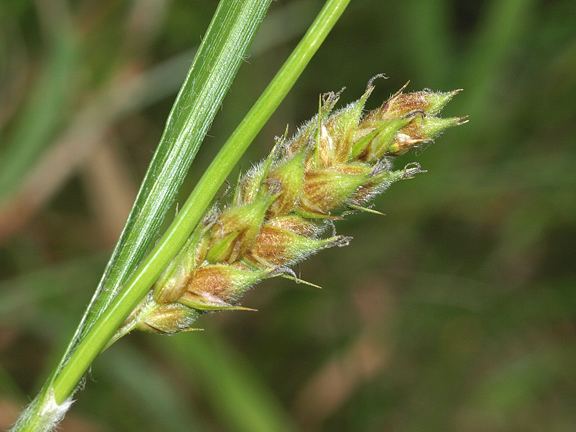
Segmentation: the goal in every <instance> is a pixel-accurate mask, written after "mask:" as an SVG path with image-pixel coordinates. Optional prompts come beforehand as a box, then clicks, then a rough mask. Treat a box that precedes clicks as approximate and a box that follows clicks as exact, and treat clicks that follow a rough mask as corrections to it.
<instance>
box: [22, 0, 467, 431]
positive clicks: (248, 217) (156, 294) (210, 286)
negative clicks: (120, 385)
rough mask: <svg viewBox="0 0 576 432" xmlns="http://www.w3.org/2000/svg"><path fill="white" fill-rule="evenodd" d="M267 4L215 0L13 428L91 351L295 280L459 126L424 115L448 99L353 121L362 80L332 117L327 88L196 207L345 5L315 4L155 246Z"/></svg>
mask: <svg viewBox="0 0 576 432" xmlns="http://www.w3.org/2000/svg"><path fill="white" fill-rule="evenodd" d="M269 3H270V1H269V0H250V1H247V2H235V1H231V0H230V1H229V0H223V1H222V2H221V3H220V5H219V8H218V10H217V12H216V14H215V17H214V19H213V22H212V24H211V26H210V28H209V30H208V32H207V35H206V37H205V39H204V41H203V43H202V45H201V47H200V49H199V53H198V55H197V57H196V59H195V61H194V63H193V65H192V68H191V71H190V73H189V74H188V77H187V78H186V81H185V83H184V85H183V87H182V90H181V92H180V94H179V96H178V98H177V99H176V102H175V104H174V107H173V109H172V112H171V114H170V117H169V120H168V122H167V127H166V130H165V132H164V134H163V137H162V139H161V142H160V145H159V147H158V150H157V151H156V153H155V156H154V158H153V161H152V163H151V167H150V168H149V170H148V173H147V175H146V178H145V179H144V182H143V185H142V187H141V190H140V193H139V195H138V198H137V200H136V203H135V205H134V208H133V210H132V212H131V215H130V217H129V219H128V222H127V226H126V228H125V230H124V232H123V234H122V236H121V239H120V241H119V243H118V246H117V248H116V249H115V251H114V254H113V256H112V258H111V260H110V262H109V265H108V266H107V269H106V271H105V275H104V278H103V279H102V282H101V284H100V286H99V288H98V289H97V291H96V294H95V296H94V298H93V300H92V301H91V303H90V305H89V307H88V309H87V311H86V313H85V315H84V318H83V319H82V321H81V323H80V325H79V327H78V330H77V331H76V332H75V334H74V336H73V338H72V340H71V342H70V344H69V346H68V348H67V350H66V351H65V354H64V356H63V358H62V360H61V362H60V363H59V365H58V366H57V367H56V368H55V369H54V371H53V372H52V374H51V375H50V377H49V378H48V380H47V381H46V383H45V385H44V387H43V388H42V390H41V391H40V393H39V395H38V396H37V398H36V399H35V400H34V401H33V402H32V403H31V405H30V406H29V407H28V409H27V410H26V411H25V412H24V413H23V414H22V416H21V418H20V419H19V421H18V422H17V423H16V425H15V426H14V428H13V431H14V432H17V431H49V430H52V429H53V428H54V427H55V426H56V425H57V424H58V422H59V421H60V420H61V419H62V417H63V416H64V415H65V413H66V411H67V410H68V408H69V407H70V405H71V403H72V399H71V397H72V395H73V394H74V392H75V391H76V390H77V388H78V386H79V383H80V382H81V380H82V377H83V375H84V374H85V372H86V371H87V370H88V368H89V367H90V365H91V364H92V362H93V361H94V359H95V358H96V356H97V355H98V354H100V353H101V352H102V351H103V350H104V349H105V348H106V347H108V346H110V345H111V344H112V343H114V342H115V341H116V340H118V339H119V338H120V337H122V336H124V335H125V334H127V333H129V332H130V331H132V330H135V329H139V330H145V331H151V332H156V333H163V334H172V333H177V332H181V331H190V330H193V329H194V322H195V321H196V320H197V318H198V317H199V316H200V315H202V314H204V313H207V312H211V311H218V310H243V309H247V308H246V307H243V306H241V305H240V299H241V296H242V295H243V294H244V293H245V292H246V291H247V290H248V289H249V288H250V287H252V286H253V285H254V284H256V283H257V282H260V281H261V280H263V279H266V278H270V277H284V278H288V279H295V280H296V281H300V280H299V278H298V277H296V275H295V274H294V273H293V271H292V270H291V266H293V265H294V264H296V263H297V262H300V261H301V260H303V259H305V258H307V257H308V256H310V255H312V254H314V253H316V252H318V251H320V250H322V249H325V248H329V247H333V246H344V245H347V244H348V242H349V240H350V238H349V237H346V236H341V235H337V234H336V233H335V232H333V231H335V230H334V223H335V222H337V221H338V220H340V219H342V218H344V217H346V216H347V215H349V214H350V213H353V212H357V211H368V212H376V213H377V211H375V210H373V209H371V208H370V203H371V200H372V199H373V198H374V197H375V196H376V195H378V194H379V193H380V192H382V191H384V190H385V189H386V188H387V187H388V186H390V185H391V184H392V183H394V182H396V181H399V180H403V179H408V178H412V177H413V176H414V175H416V174H418V173H420V172H422V170H421V169H420V167H419V166H418V165H417V164H409V165H407V166H405V167H404V168H400V169H396V170H395V169H393V168H392V159H393V158H394V157H395V156H398V155H401V154H403V153H405V152H407V151H409V150H410V149H412V148H414V147H415V146H417V145H419V144H421V143H425V142H429V141H431V140H433V139H434V138H435V137H436V136H438V135H439V134H440V133H441V132H442V131H443V130H445V129H447V128H449V127H452V126H455V125H459V124H461V123H463V122H464V121H465V119H463V118H460V117H455V118H442V117H439V116H438V114H439V113H440V111H441V109H442V108H443V107H444V106H445V104H446V103H447V102H448V101H449V100H450V99H451V98H452V97H453V96H454V95H455V94H456V93H457V92H432V91H422V92H413V93H406V92H405V91H404V89H402V90H400V91H399V92H397V93H395V94H394V95H393V96H391V97H390V98H389V99H388V100H387V101H386V102H385V103H383V104H382V105H381V106H380V107H379V108H376V109H374V110H372V111H369V112H367V113H365V104H366V101H367V99H368V97H369V96H370V94H371V92H372V90H373V82H372V80H371V81H370V83H369V85H368V87H367V90H366V92H365V93H364V94H363V95H362V97H361V98H360V99H359V100H357V101H356V102H353V103H352V104H350V105H348V106H346V107H345V108H342V109H340V110H336V111H335V105H336V103H337V101H338V98H339V94H335V93H330V94H327V95H325V96H323V97H322V98H321V101H320V104H319V110H318V113H317V115H316V116H315V117H314V118H313V119H312V120H310V121H309V122H307V123H305V124H304V126H302V127H301V128H300V129H299V130H298V131H297V133H296V134H295V135H294V136H293V137H292V138H288V137H286V136H284V137H283V138H281V139H279V140H278V141H277V143H276V145H275V146H274V148H273V150H272V152H271V153H270V155H269V156H268V157H267V158H266V159H265V160H264V161H262V162H261V163H259V164H257V165H255V166H254V168H253V169H252V170H250V171H249V172H248V173H246V174H245V175H243V176H241V177H240V178H239V180H238V182H237V185H236V187H235V190H234V192H233V194H232V196H231V197H230V199H229V203H228V204H227V205H225V206H221V207H219V206H213V207H212V208H211V209H209V207H210V205H211V203H212V201H213V199H214V197H215V195H216V194H217V192H218V191H219V189H220V187H221V185H222V184H223V182H224V181H225V180H226V178H227V177H228V175H229V174H230V172H231V171H232V169H233V168H234V166H235V165H236V164H237V162H238V161H239V160H240V158H241V157H242V155H243V153H244V152H245V151H246V149H247V148H248V146H249V145H250V143H251V142H252V141H253V139H254V138H255V136H256V135H257V133H258V132H259V131H260V130H261V128H262V127H263V125H264V124H265V122H266V121H267V120H268V118H269V117H270V116H271V114H272V113H273V112H274V110H275V109H276V107H277V106H278V105H279V104H280V102H281V101H282V99H283V98H284V97H285V96H286V94H287V93H288V92H289V90H290V89H291V88H292V86H293V85H294V83H295V82H296V80H297V78H298V77H299V76H300V74H301V73H302V72H303V70H304V68H305V67H306V65H307V64H308V62H309V61H310V59H311V58H312V56H313V55H314V53H315V52H316V51H317V50H318V48H319V47H320V45H321V44H322V42H323V41H324V39H325V38H326V36H327V35H328V33H329V32H330V30H331V29H332V27H333V26H334V24H335V23H336V22H337V20H338V18H339V17H340V16H341V14H342V13H343V11H344V10H345V8H346V6H347V5H348V3H349V0H328V1H327V2H326V4H325V5H324V7H323V9H322V10H321V11H320V13H319V15H318V16H317V18H316V19H315V21H314V22H313V24H312V25H311V27H310V28H309V29H308V31H307V33H306V35H305V36H304V37H303V39H302V40H301V42H300V43H299V44H298V46H297V47H296V49H295V50H294V51H293V52H292V54H291V55H290V57H289V58H288V60H287V61H286V62H285V64H284V65H283V66H282V68H281V69H280V71H279V72H278V74H277V75H276V77H275V78H274V79H273V80H272V82H271V83H270V84H269V86H268V87H267V88H266V90H265V91H264V92H263V93H262V95H261V96H260V98H259V99H258V101H257V102H256V103H255V105H254V106H253V107H252V109H251V110H250V111H249V113H248V114H247V115H246V117H245V118H244V120H243V121H242V122H241V123H240V125H239V126H238V128H237V129H236V130H235V131H234V133H233V134H232V136H231V137H230V138H229V140H228V141H227V142H226V143H225V144H224V146H223V147H222V149H221V151H220V152H219V153H218V154H217V156H216V157H215V159H214V160H213V162H212V163H211V164H210V166H209V167H208V168H207V170H206V171H205V173H204V174H203V176H202V177H201V179H200V180H199V182H198V183H197V185H196V187H195V189H194V190H193V191H192V193H191V195H190V196H189V198H188V200H187V201H186V203H185V204H184V206H183V207H182V208H181V209H180V211H179V213H178V215H177V216H176V217H175V218H174V220H173V221H172V223H171V225H170V226H169V227H168V229H167V230H166V231H165V232H164V234H162V235H161V236H159V238H158V235H157V234H159V233H158V230H159V227H160V225H161V221H162V220H163V219H164V218H165V216H166V215H167V213H168V211H169V209H170V206H171V203H172V202H173V199H174V197H175V195H176V193H177V191H178V188H179V186H180V184H181V182H182V180H183V178H184V174H185V172H186V171H187V169H188V167H189V165H190V163H191V162H192V160H193V158H194V156H195V154H196V152H197V150H198V147H199V145H200V143H201V141H202V138H203V137H204V136H205V134H206V132H207V130H208V126H209V124H210V122H211V120H212V118H213V117H214V115H215V113H216V111H217V108H218V106H219V105H220V103H221V101H222V99H223V97H224V94H225V93H226V90H227V89H228V87H229V85H230V83H231V80H232V78H233V76H234V74H235V72H236V70H237V68H238V66H239V64H240V62H241V60H242V58H243V55H244V54H245V52H246V50H247V47H248V46H249V43H250V41H251V39H252V35H253V34H254V33H255V31H256V28H257V27H258V23H259V22H260V20H261V19H262V17H263V16H264V14H265V12H266V10H267V8H268V6H269ZM154 240H157V241H156V242H155V245H154V247H152V244H153V243H154Z"/></svg>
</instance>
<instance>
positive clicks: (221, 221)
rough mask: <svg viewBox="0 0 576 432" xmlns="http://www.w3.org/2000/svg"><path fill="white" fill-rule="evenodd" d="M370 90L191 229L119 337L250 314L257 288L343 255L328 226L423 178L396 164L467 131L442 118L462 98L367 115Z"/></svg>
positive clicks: (429, 97) (304, 133)
mask: <svg viewBox="0 0 576 432" xmlns="http://www.w3.org/2000/svg"><path fill="white" fill-rule="evenodd" d="M373 89H374V87H373V83H372V80H371V81H370V82H369V84H368V87H367V89H366V91H365V93H364V94H363V95H362V97H361V98H360V99H358V100H357V101H355V102H353V103H351V104H349V105H347V106H346V107H344V108H341V109H339V110H336V111H335V110H334V107H335V105H336V103H337V101H338V99H339V95H340V94H339V93H328V94H326V95H324V96H323V97H322V98H321V99H320V107H319V112H318V114H317V115H316V116H314V118H312V119H311V120H310V121H308V122H307V123H305V124H304V125H303V126H302V127H301V128H300V129H299V130H298V131H297V132H296V134H295V135H294V136H293V137H291V138H289V139H288V138H287V137H282V138H279V139H277V142H276V145H275V146H274V148H273V149H272V151H271V153H270V155H269V156H268V157H267V158H266V159H265V160H263V161H261V162H260V163H258V164H257V165H255V166H254V167H253V168H252V169H251V170H249V171H248V172H247V173H246V174H244V175H242V176H241V177H240V178H239V179H238V182H237V185H236V187H235V190H234V192H233V194H232V196H231V197H230V200H229V203H228V204H227V205H224V206H221V207H218V206H215V207H214V208H213V209H212V210H211V211H210V212H209V213H208V214H207V215H206V217H205V218H204V221H203V222H202V223H201V224H200V225H199V226H198V227H197V228H196V230H195V231H194V233H193V234H192V235H191V237H190V238H189V240H188V242H187V243H186V245H185V247H184V248H183V249H182V251H181V252H180V253H179V255H178V256H177V257H176V258H175V259H174V260H173V261H172V263H171V264H170V265H169V266H168V268H167V269H166V271H165V272H164V274H163V275H162V277H161V278H160V279H159V280H158V281H157V283H156V284H155V287H154V289H153V290H152V291H151V292H150V293H149V295H148V296H147V297H146V298H145V299H144V300H143V301H142V302H141V304H140V306H139V307H138V308H137V309H136V310H135V311H134V312H133V313H132V315H131V316H130V317H129V318H128V320H127V321H126V323H125V325H124V326H123V328H122V329H120V331H119V332H118V334H117V337H120V336H122V335H124V334H126V333H127V332H129V331H131V330H133V329H139V330H144V331H149V332H156V333H167V334H170V333H176V332H181V331H190V330H193V329H194V328H193V327H192V325H193V323H194V321H196V319H197V318H198V317H199V316H200V315H201V314H203V313H206V312H210V311H220V310H247V309H248V308H246V307H243V306H241V305H240V304H239V300H240V299H241V297H242V295H243V294H244V293H245V292H246V291H247V290H248V289H250V288H251V287H252V286H253V285H255V284H256V283H258V282H260V281H262V280H263V279H267V278H271V277H276V276H282V277H286V278H288V279H296V280H297V281H298V278H296V276H295V274H294V273H293V271H292V270H291V266H293V265H294V264H296V263H298V262H300V261H302V260H304V259H306V258H307V257H309V256H310V255H312V254H314V253H316V252H318V251H320V250H322V249H326V248H330V247H334V246H345V245H347V244H348V243H349V242H350V237H346V236H342V235H337V234H336V233H335V232H334V222H335V221H338V220H340V219H343V218H344V217H346V216H348V215H350V214H352V213H354V212H357V211H368V212H376V211H375V210H372V209H371V208H370V207H369V205H370V202H371V201H372V200H373V198H374V197H375V196H376V195H378V194H379V193H381V192H383V191H384V190H386V189H387V188H388V187H389V186H390V185H392V184H393V183H395V182H397V181H399V180H405V179H410V178H412V177H414V176H415V175H417V174H419V173H421V172H423V170H422V169H421V168H420V166H419V165H418V164H416V163H411V164H408V165H406V166H404V167H403V168H400V169H393V168H392V160H393V159H394V157H395V156H398V155H401V154H403V153H405V152H407V151H409V150H411V149H413V148H415V147H416V146H418V145H421V144H423V143H428V142H430V141H432V140H433V139H434V138H436V137H437V136H438V135H439V134H440V133H442V132H443V131H444V130H445V129H447V128H450V127H452V126H456V125H460V124H462V123H464V122H466V118H463V117H451V118H442V117H439V113H440V111H441V110H442V108H443V107H444V106H445V105H446V104H447V103H448V102H449V101H450V99H452V97H453V96H454V95H456V94H457V93H458V92H459V91H458V90H455V91H450V92H433V91H429V90H425V91H418V92H412V93H405V92H404V88H402V89H401V90H400V91H398V92H397V93H395V94H393V95H392V96H391V97H390V98H389V99H388V100H387V101H386V102H384V103H383V104H382V105H381V106H380V107H378V108H376V109H374V110H371V111H368V112H366V113H365V112H364V106H365V104H366V101H367V99H368V97H369V96H370V94H371V93H372V91H373Z"/></svg>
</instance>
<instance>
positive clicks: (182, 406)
mask: <svg viewBox="0 0 576 432" xmlns="http://www.w3.org/2000/svg"><path fill="white" fill-rule="evenodd" d="M99 369H100V370H101V373H102V374H106V375H107V376H109V377H110V379H111V381H112V382H114V386H115V387H119V388H122V390H123V391H125V392H126V393H130V394H131V396H130V398H131V399H133V400H134V405H135V406H138V407H139V409H138V410H139V411H140V412H141V413H142V417H144V418H146V419H147V421H148V422H149V423H148V424H149V428H148V429H147V430H166V431H188V430H193V431H196V432H200V431H203V430H206V429H205V427H202V426H201V425H200V423H199V420H198V419H196V418H194V417H193V415H192V412H193V411H192V409H190V407H188V406H187V404H186V400H185V398H183V397H182V395H179V394H178V389H177V386H175V385H174V383H171V382H170V381H169V380H168V379H167V378H166V376H165V375H164V374H163V373H162V372H161V371H160V370H159V368H158V367H157V366H156V365H155V364H154V363H152V362H151V361H150V360H148V359H147V358H146V356H145V355H144V354H143V353H139V352H137V351H136V350H135V349H133V348H129V347H128V346H116V347H114V348H113V349H111V350H110V352H108V353H107V355H106V356H104V357H103V359H102V363H101V365H100V368H99ZM154 425H155V426H156V428H154Z"/></svg>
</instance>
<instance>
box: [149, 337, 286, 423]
mask: <svg viewBox="0 0 576 432" xmlns="http://www.w3.org/2000/svg"><path fill="white" fill-rule="evenodd" d="M205 336H206V335H205ZM154 342H156V343H157V345H158V346H159V347H161V349H162V350H163V351H164V352H165V353H166V354H167V355H168V356H169V358H170V359H171V361H172V362H174V364H176V365H177V367H178V369H179V370H181V371H182V372H183V373H184V374H186V377H187V378H188V379H189V380H190V383H191V384H190V385H192V386H200V387H201V390H202V393H203V394H204V395H205V396H206V397H207V398H209V400H210V401H211V404H212V406H213V409H214V412H215V413H217V415H218V416H219V418H221V419H222V421H224V422H226V424H225V429H226V430H229V431H238V432H269V431H275V432H282V431H291V430H296V429H295V427H294V426H293V425H292V424H291V421H290V419H289V417H288V416H287V415H286V413H285V412H283V410H282V408H281V407H280V406H279V405H278V403H277V402H276V401H275V398H274V396H273V395H272V394H271V392H269V391H268V390H267V389H266V388H265V387H264V386H263V385H262V384H261V383H260V380H259V379H258V377H257V376H256V374H255V372H254V371H253V370H251V369H250V367H249V366H248V364H247V363H246V362H244V361H243V359H242V358H241V357H240V356H239V354H238V353H235V352H234V350H232V349H231V348H230V347H228V346H227V345H226V344H225V342H224V341H223V340H222V338H220V337H218V335H216V334H214V332H213V331H210V335H208V337H191V336H190V335H178V336H174V337H172V338H170V339H167V338H162V339H160V338H156V339H154ZM223 426H224V425H223Z"/></svg>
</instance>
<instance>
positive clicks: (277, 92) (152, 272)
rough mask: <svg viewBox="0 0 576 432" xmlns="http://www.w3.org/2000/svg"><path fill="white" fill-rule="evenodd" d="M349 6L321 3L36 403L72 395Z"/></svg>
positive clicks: (331, 0)
mask: <svg viewBox="0 0 576 432" xmlns="http://www.w3.org/2000/svg"><path fill="white" fill-rule="evenodd" d="M349 3H350V0H328V1H327V2H326V3H325V5H324V7H323V8H322V10H321V11H320V13H319V14H318V16H317V17H316V19H315V20H314V22H313V24H312V25H311V27H310V28H309V29H308V31H307V32H306V34H305V36H304V37H303V38H302V40H301V41H300V43H299V44H298V46H297V47H296V49H295V50H294V51H293V52H292V54H291V55H290V57H289V58H288V59H287V60H286V62H285V63H284V65H283V66H282V68H281V69H280V71H279V72H278V73H277V74H276V76H275V77H274V79H273V80H272V81H271V82H270V84H269V85H268V87H267V88H266V90H265V91H264V92H263V93H262V95H261V96H260V98H259V99H258V100H257V101H256V103H255V104H254V105H253V107H252V108H251V110H250V111H249V112H248V114H247V115H246V116H245V118H244V119H243V120H242V122H241V123H240V125H239V126H238V127H237V128H236V130H235V131H234V132H233V133H232V135H231V136H230V138H229V139H228V141H227V142H226V143H225V144H224V146H223V147H222V149H221V150H220V152H219V153H218V154H217V155H216V157H215V158H214V160H213V162H212V163H211V164H210V166H209V167H208V169H207V170H206V171H205V173H204V174H203V176H202V178H201V179H200V181H199V182H198V184H197V185H196V188H195V189H194V190H193V191H192V193H191V194H190V196H189V197H188V199H187V201H186V203H185V204H184V206H183V207H182V209H181V210H180V212H179V213H178V215H177V217H176V218H175V219H174V221H173V222H172V224H171V225H170V227H169V228H168V230H167V231H166V232H165V234H164V235H163V236H162V237H161V238H160V240H159V241H158V243H157V245H156V246H155V247H154V249H153V250H152V252H151V253H150V254H149V255H148V256H147V257H146V258H145V259H144V260H143V261H142V264H141V265H140V266H139V267H138V269H137V270H136V271H135V273H134V275H133V276H132V277H131V278H130V279H129V280H128V282H127V283H126V285H125V286H124V288H123V289H122V290H121V291H120V292H119V293H118V295H117V296H116V297H115V298H114V300H113V301H112V302H111V304H110V305H109V306H108V307H107V308H106V309H105V310H104V311H103V312H102V314H101V315H99V317H98V319H97V320H96V321H95V322H94V324H93V325H92V326H91V327H90V329H89V330H88V331H87V332H86V333H85V334H84V336H83V337H82V339H81V340H80V341H79V343H78V345H76V347H75V348H74V349H73V351H72V352H71V353H70V356H69V358H68V361H66V363H65V364H64V365H63V366H62V368H61V369H59V371H58V373H57V374H56V375H55V376H53V377H52V379H51V381H50V382H49V385H48V386H46V387H45V390H44V392H43V394H42V395H41V397H40V398H39V399H40V400H42V399H46V397H47V396H48V395H53V396H54V400H53V402H55V403H57V404H60V403H63V402H64V401H66V400H67V399H68V398H69V397H70V395H71V394H72V393H73V391H74V389H75V388H76V387H77V385H78V382H79V381H80V380H81V378H82V376H83V375H84V373H85V372H86V370H87V369H88V368H89V367H90V365H91V364H92V362H93V360H94V358H95V357H96V356H97V355H98V354H99V353H100V352H101V351H102V349H103V348H104V347H105V346H106V345H107V344H108V342H109V341H110V339H111V338H112V337H113V336H114V334H115V332H116V331H117V329H118V328H119V327H120V326H121V324H122V323H123V322H124V320H125V319H126V317H127V316H128V315H129V314H130V313H131V312H132V310H133V309H134V308H135V307H137V305H138V303H139V302H140V301H141V300H142V298H143V297H144V296H145V295H146V293H147V292H148V291H149V289H150V287H151V286H152V285H153V283H154V282H155V281H156V279H157V278H158V277H159V276H160V274H161V272H162V271H163V269H164V268H165V267H166V266H167V265H168V263H169V262H170V260H171V259H172V258H173V257H174V256H175V255H176V254H177V253H178V251H179V250H180V249H181V248H182V246H183V245H184V243H185V242H186V240H187V238H188V237H189V236H190V234H191V233H192V231H193V230H194V228H195V227H196V225H197V224H198V223H199V222H200V220H201V219H202V217H203V216H204V214H205V212H206V210H207V208H208V206H209V205H210V203H211V202H212V200H213V198H214V196H215V195H216V193H217V192H218V190H219V189H220V187H221V186H222V184H223V183H224V181H225V180H226V178H227V177H228V175H229V174H230V172H231V171H232V169H233V168H234V166H235V165H236V164H237V163H238V161H239V160H240V158H241V157H242V155H243V154H244V153H245V151H246V150H247V149H248V147H249V145H250V144H251V142H252V141H253V139H254V138H255V137H256V135H257V134H258V132H259V131H260V130H261V129H262V127H263V126H264V124H265V123H266V121H267V120H268V119H269V118H270V116H271V115H272V113H273V112H274V111H275V110H276V108H277V107H278V105H279V104H280V103H281V101H282V100H283V99H284V97H285V96H286V95H287V94H288V92H289V91H290V89H291V88H292V87H293V85H294V84H295V82H296V80H297V79H298V77H299V76H300V75H301V74H302V72H303V70H304V69H305V67H306V65H307V64H308V63H309V62H310V60H311V59H312V57H313V56H314V54H315V53H316V51H317V50H318V48H319V47H320V45H321V44H322V42H323V41H324V40H325V39H326V37H327V36H328V34H329V32H330V30H331V29H332V28H333V27H334V25H335V24H336V22H337V21H338V19H339V18H340V16H341V15H342V13H343V12H344V10H345V9H346V7H347V6H348V4H349ZM48 397H49V396H48ZM41 404H42V402H40V405H41ZM36 405H37V404H36ZM35 408H36V409H37V407H35ZM35 430H38V429H37V428H36V427H35V426H31V427H30V426H28V425H24V426H23V427H21V428H18V427H17V428H16V429H15V431H20V432H21V431H35Z"/></svg>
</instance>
